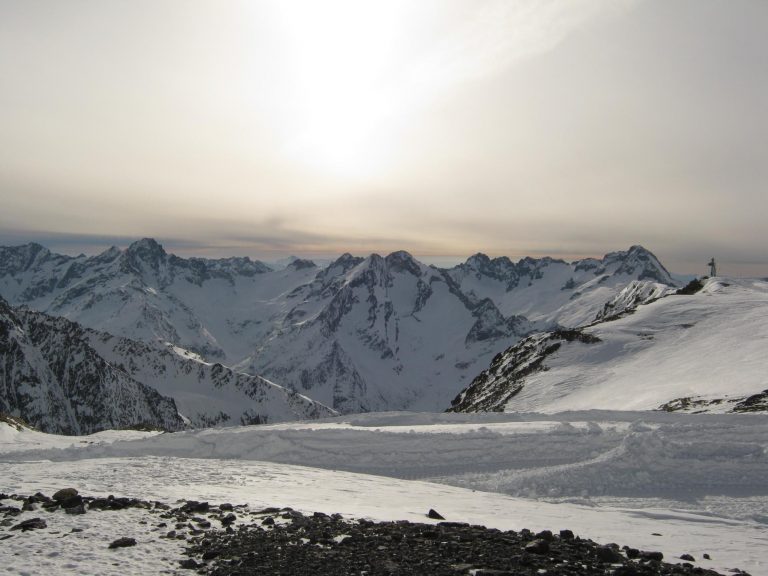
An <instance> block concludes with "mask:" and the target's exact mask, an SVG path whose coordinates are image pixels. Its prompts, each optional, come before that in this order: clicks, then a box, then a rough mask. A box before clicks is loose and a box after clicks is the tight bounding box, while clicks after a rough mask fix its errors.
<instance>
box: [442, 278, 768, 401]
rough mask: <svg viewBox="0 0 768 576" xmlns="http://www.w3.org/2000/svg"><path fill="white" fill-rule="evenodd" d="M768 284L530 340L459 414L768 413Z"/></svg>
mask: <svg viewBox="0 0 768 576" xmlns="http://www.w3.org/2000/svg"><path fill="white" fill-rule="evenodd" d="M767 317H768V281H765V280H740V279H725V278H711V279H709V280H708V281H707V282H706V283H705V285H704V288H703V289H702V290H701V291H700V292H698V293H696V294H692V295H671V296H667V297H665V298H662V299H660V300H657V301H655V302H653V303H651V304H647V305H644V306H640V307H639V308H637V310H636V311H635V312H634V313H633V314H628V315H625V316H623V317H619V318H618V319H614V320H611V321H607V322H601V323H597V324H594V325H593V326H590V327H588V328H585V329H583V330H573V331H560V332H554V333H542V334H536V335H533V336H530V337H529V338H527V339H525V340H523V341H522V342H520V343H519V344H517V345H516V346H514V347H512V348H510V349H508V350H507V351H505V352H504V353H503V354H499V355H498V356H497V357H496V358H494V360H493V362H492V364H491V367H490V368H489V369H488V370H486V371H484V372H483V373H482V374H480V375H479V376H478V377H477V378H476V379H475V381H474V382H473V383H472V385H471V386H469V387H468V388H467V389H466V390H464V391H463V392H462V393H461V394H460V395H459V396H458V397H457V398H456V399H455V400H454V404H453V407H452V410H456V411H476V410H506V411H513V410H514V411H545V412H556V411H561V410H581V409H588V408H602V409H615V410H647V409H660V408H661V409H666V410H688V411H707V412H726V411H733V410H735V411H756V410H762V411H768V393H767V392H765V391H766V390H767V389H768V379H767V378H766V373H768V361H766V356H765V350H766V349H768V324H766V322H765V319H766V318H767Z"/></svg>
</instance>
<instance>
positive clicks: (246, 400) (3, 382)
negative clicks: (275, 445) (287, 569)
mask: <svg viewBox="0 0 768 576" xmlns="http://www.w3.org/2000/svg"><path fill="white" fill-rule="evenodd" d="M0 412H4V413H7V414H13V415H16V416H20V417H22V418H23V419H24V420H25V421H26V422H28V423H30V424H31V425H33V426H35V427H36V428H38V429H40V430H43V431H46V432H53V433H58V434H77V435H79V434H89V433H92V432H98V431H100V430H106V429H117V428H124V427H150V428H159V429H162V430H180V429H182V428H184V427H186V426H193V427H204V426H213V425H217V424H259V423H266V422H282V421H286V420H303V419H311V418H319V417H323V416H333V415H335V414H336V413H335V411H333V410H331V409H329V408H327V407H325V406H323V405H321V404H319V403H317V402H314V401H312V400H310V399H309V398H306V397H305V396H302V395H300V394H297V393H295V392H293V391H290V390H286V389H285V388H283V387H281V386H278V385H276V384H273V383H272V382H269V381H268V380H265V379H264V378H260V377H258V376H251V375H248V374H241V373H237V372H234V371H233V370H231V369H230V368H227V367H225V366H222V365H221V364H218V363H214V364H209V363H205V362H202V361H201V360H200V359H199V358H197V357H194V356H192V355H190V354H189V353H186V352H185V351H181V350H178V349H176V348H173V347H166V346H163V345H161V344H158V343H145V342H139V341H136V340H130V339H128V338H122V337H117V336H112V335H110V334H107V333H105V332H99V331H96V330H92V329H88V328H83V327H82V326H81V325H79V324H77V323H75V322H71V321H69V320H67V319H66V318H62V317H55V316H49V315H47V314H43V313H40V312H34V311H31V310H29V309H23V308H22V309H19V308H13V307H11V306H9V305H8V303H7V302H5V300H3V299H2V298H0Z"/></svg>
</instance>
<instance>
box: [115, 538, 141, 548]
mask: <svg viewBox="0 0 768 576" xmlns="http://www.w3.org/2000/svg"><path fill="white" fill-rule="evenodd" d="M129 546H136V539H135V538H127V537H124V538H118V539H117V540H114V541H113V542H112V543H110V545H109V548H127V547H129Z"/></svg>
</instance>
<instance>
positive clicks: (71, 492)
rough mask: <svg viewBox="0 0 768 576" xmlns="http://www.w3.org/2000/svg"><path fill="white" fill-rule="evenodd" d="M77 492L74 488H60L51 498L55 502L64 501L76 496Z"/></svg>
mask: <svg viewBox="0 0 768 576" xmlns="http://www.w3.org/2000/svg"><path fill="white" fill-rule="evenodd" d="M77 494H78V492H77V490H75V489H74V488H62V489H61V490H59V491H57V492H56V493H54V495H53V499H54V500H56V501H57V502H64V501H65V500H69V499H70V498H74V497H76V496H77Z"/></svg>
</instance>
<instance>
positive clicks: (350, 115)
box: [274, 0, 417, 176]
mask: <svg viewBox="0 0 768 576" xmlns="http://www.w3.org/2000/svg"><path fill="white" fill-rule="evenodd" d="M274 10H275V16H274V21H275V25H276V26H277V31H276V34H275V39H276V42H277V43H278V45H279V49H278V50H277V51H276V53H277V55H278V56H279V58H280V59H281V60H280V65H281V67H282V68H283V69H282V70H281V77H282V80H283V82H284V84H285V85H284V87H283V91H282V93H283V94H284V95H285V97H284V100H283V102H282V103H281V109H282V114H281V116H282V117H281V118H280V122H281V127H280V132H281V133H282V135H283V137H284V142H285V145H286V148H287V150H288V152H289V153H290V154H291V155H292V156H294V157H296V158H298V159H299V160H301V161H302V162H304V163H307V164H309V165H313V166H315V167H317V168H320V169H324V170H329V171H332V172H335V173H338V174H345V175H350V176H364V175H366V174H370V173H371V172H372V171H375V170H376V169H377V168H379V167H381V166H382V164H383V163H384V162H385V160H386V156H387V152H388V150H387V148H388V144H390V143H391V141H392V138H391V135H392V133H393V132H394V131H395V130H396V129H397V127H398V123H399V122H400V121H401V120H402V117H403V114H404V112H405V111H406V109H407V107H408V105H409V103H410V102H412V101H413V99H414V98H415V97H417V94H415V93H414V87H413V86H412V85H410V83H409V82H408V81H407V79H406V78H405V74H406V70H407V67H408V66H407V62H408V54H407V53H406V46H407V32H408V26H409V23H412V22H414V16H415V15H416V13H415V11H414V9H413V8H412V7H410V6H409V3H408V2H403V1H400V0H390V1H388V2H360V1H359V0H355V1H353V0H328V1H324V2H316V1H314V0H305V1H302V0H294V1H290V0H288V1H285V2H279V3H276V5H275V6H274Z"/></svg>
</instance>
